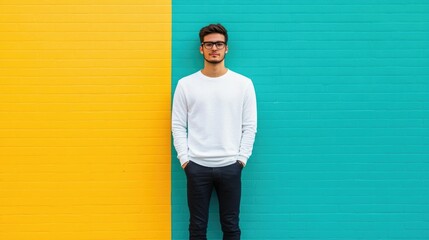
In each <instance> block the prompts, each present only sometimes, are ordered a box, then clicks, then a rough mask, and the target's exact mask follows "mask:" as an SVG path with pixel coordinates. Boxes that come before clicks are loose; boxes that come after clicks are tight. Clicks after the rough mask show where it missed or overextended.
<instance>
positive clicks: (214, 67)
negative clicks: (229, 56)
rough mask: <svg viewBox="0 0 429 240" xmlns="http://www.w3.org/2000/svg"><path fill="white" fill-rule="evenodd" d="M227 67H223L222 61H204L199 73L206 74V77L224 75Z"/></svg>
mask: <svg viewBox="0 0 429 240" xmlns="http://www.w3.org/2000/svg"><path fill="white" fill-rule="evenodd" d="M227 71H228V69H227V68H226V67H225V65H224V64H223V62H222V63H217V64H213V63H208V62H206V63H205V64H204V68H203V70H201V73H202V74H204V75H206V76H207V77H220V76H222V75H224V74H225V73H226V72H227Z"/></svg>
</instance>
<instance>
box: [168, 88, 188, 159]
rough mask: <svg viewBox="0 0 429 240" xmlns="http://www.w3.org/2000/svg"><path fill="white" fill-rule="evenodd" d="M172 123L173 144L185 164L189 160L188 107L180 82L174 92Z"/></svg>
mask: <svg viewBox="0 0 429 240" xmlns="http://www.w3.org/2000/svg"><path fill="white" fill-rule="evenodd" d="M171 123H172V126H171V129H172V132H173V144H174V147H175V148H176V151H177V157H178V158H179V160H180V164H181V165H183V164H184V163H185V162H187V161H188V139H187V124H188V107H187V104H186V96H185V94H184V91H183V88H182V86H181V84H180V82H179V84H178V85H177V87H176V91H175V92H174V97H173V107H172V120H171Z"/></svg>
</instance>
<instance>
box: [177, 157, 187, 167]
mask: <svg viewBox="0 0 429 240" xmlns="http://www.w3.org/2000/svg"><path fill="white" fill-rule="evenodd" d="M179 160H180V166H182V165H183V164H185V163H186V162H189V160H188V155H183V156H182V157H180V158H179Z"/></svg>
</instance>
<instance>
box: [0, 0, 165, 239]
mask: <svg viewBox="0 0 429 240" xmlns="http://www.w3.org/2000/svg"><path fill="white" fill-rule="evenodd" d="M170 39H171V4H170V1H149V0H146V1H141V0H140V1H136V0H121V1H118V0H107V1H105V0H103V1H101V0H89V1H81V0H73V1H54V0H42V1H33V0H20V1H0V239H2V240H18V239H32V240H47V239H73V240H78V239H79V240H84V239H88V240H89V239H91V240H96V239H100V240H101V239H103V240H105V239H109V240H113V239H118V240H119V239H120V240H124V239H170V236H171V231H170V221H171V219H170V160H171V157H170V151H171V149H170V96H171V87H170V79H171V72H170V59H171V54H170V46H171V40H170Z"/></svg>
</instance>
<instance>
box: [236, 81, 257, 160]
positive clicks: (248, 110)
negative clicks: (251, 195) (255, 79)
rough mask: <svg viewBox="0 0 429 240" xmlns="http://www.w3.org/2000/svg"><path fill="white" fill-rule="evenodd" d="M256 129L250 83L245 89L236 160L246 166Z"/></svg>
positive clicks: (255, 114)
mask: <svg viewBox="0 0 429 240" xmlns="http://www.w3.org/2000/svg"><path fill="white" fill-rule="evenodd" d="M256 129H257V107H256V94H255V88H254V87H253V84H252V83H250V84H249V86H248V87H247V89H246V92H245V95H244V102H243V123H242V136H241V143H240V152H239V155H238V160H240V161H242V162H243V163H244V164H247V160H248V159H249V157H250V155H252V150H253V143H254V142H255V135H256Z"/></svg>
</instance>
